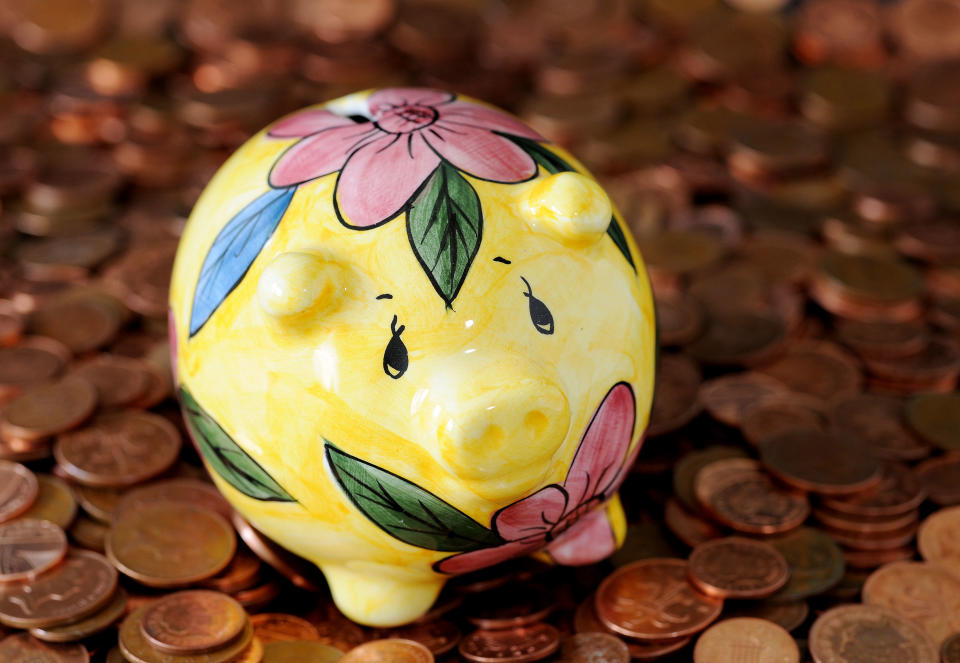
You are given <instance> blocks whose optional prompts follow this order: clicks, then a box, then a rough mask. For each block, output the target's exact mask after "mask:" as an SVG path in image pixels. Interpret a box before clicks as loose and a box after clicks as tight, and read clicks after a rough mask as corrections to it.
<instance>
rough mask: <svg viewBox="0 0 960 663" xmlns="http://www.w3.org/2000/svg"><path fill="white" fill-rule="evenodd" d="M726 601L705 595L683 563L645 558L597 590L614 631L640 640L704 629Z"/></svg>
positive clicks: (606, 620)
mask: <svg viewBox="0 0 960 663" xmlns="http://www.w3.org/2000/svg"><path fill="white" fill-rule="evenodd" d="M722 607H723V601H722V600H720V599H716V598H712V597H709V596H706V595H704V594H701V593H700V592H698V591H697V590H695V589H694V588H693V586H692V585H691V584H690V582H689V581H688V580H687V563H686V562H685V561H683V560H679V559H644V560H640V561H637V562H634V563H632V564H627V565H626V566H621V567H620V568H619V569H617V570H616V571H614V572H613V573H612V574H611V575H610V576H608V577H607V578H606V579H605V580H604V581H603V582H602V583H600V587H599V588H598V589H597V594H596V610H597V616H598V617H600V620H601V621H602V622H603V623H604V624H605V625H606V626H607V627H608V628H610V629H612V630H613V631H616V632H617V633H620V634H623V635H626V636H628V637H630V638H636V639H638V640H668V639H671V638H680V637H683V636H687V635H691V634H693V633H697V632H698V631H702V630H703V629H704V628H706V627H707V625H708V624H710V622H712V621H713V620H714V619H716V618H717V616H718V615H719V614H720V610H721V608H722Z"/></svg>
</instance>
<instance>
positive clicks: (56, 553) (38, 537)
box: [0, 518, 67, 583]
mask: <svg viewBox="0 0 960 663" xmlns="http://www.w3.org/2000/svg"><path fill="white" fill-rule="evenodd" d="M66 554H67V536H66V534H64V533H63V530H62V529H60V527H58V526H57V525H54V524H53V523H50V522H48V521H46V520H37V519H33V518H20V519H18V520H14V521H13V522H10V523H4V524H3V525H0V583H3V582H10V581H12V580H30V579H32V578H34V577H35V576H37V575H39V574H41V573H43V572H44V571H46V570H47V569H50V568H52V567H53V566H55V565H56V564H58V563H59V562H60V561H61V560H62V559H63V558H64V556H65V555H66Z"/></svg>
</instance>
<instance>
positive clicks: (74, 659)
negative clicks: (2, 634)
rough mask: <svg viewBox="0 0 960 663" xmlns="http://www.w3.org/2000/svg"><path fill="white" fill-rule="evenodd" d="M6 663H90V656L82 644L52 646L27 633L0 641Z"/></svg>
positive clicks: (2, 656)
mask: <svg viewBox="0 0 960 663" xmlns="http://www.w3.org/2000/svg"><path fill="white" fill-rule="evenodd" d="M0 660H2V661H4V663H90V654H89V653H87V650H86V648H85V647H84V646H83V645H80V644H67V645H51V644H47V643H45V642H40V641H39V640H37V639H36V638H33V637H30V636H29V635H27V634H26V633H21V634H20V635H11V636H10V637H8V638H5V639H3V640H0Z"/></svg>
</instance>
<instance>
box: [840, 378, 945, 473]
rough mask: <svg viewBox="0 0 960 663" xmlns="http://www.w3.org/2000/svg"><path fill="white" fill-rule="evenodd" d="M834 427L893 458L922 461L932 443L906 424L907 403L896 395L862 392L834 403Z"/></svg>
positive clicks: (871, 450) (878, 454)
mask: <svg viewBox="0 0 960 663" xmlns="http://www.w3.org/2000/svg"><path fill="white" fill-rule="evenodd" d="M830 420H831V423H832V424H833V427H834V430H835V431H836V432H837V433H839V434H840V435H842V436H844V437H847V438H849V439H854V440H857V441H859V442H861V443H862V444H863V445H864V446H865V447H867V448H868V449H869V451H870V453H871V454H873V455H874V456H876V457H878V458H884V459H889V460H901V461H910V460H920V459H921V458H926V457H927V456H929V455H930V451H931V446H930V444H929V443H927V442H924V441H922V440H921V439H920V438H919V437H917V436H916V435H915V434H913V433H912V432H911V431H910V430H909V429H907V427H906V426H905V425H904V421H903V402H902V401H901V400H900V399H898V398H896V397H894V396H882V395H878V394H860V395H858V396H853V397H850V398H845V399H842V400H840V401H838V402H836V403H835V404H834V405H833V408H832V409H831V412H830Z"/></svg>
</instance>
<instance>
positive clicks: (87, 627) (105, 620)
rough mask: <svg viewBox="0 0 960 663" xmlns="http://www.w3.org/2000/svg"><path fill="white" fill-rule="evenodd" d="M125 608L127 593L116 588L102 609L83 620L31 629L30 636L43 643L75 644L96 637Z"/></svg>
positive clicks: (109, 625)
mask: <svg viewBox="0 0 960 663" xmlns="http://www.w3.org/2000/svg"><path fill="white" fill-rule="evenodd" d="M126 607H127V593H126V592H125V591H124V590H123V589H122V588H117V591H116V592H114V594H113V598H112V599H111V600H110V601H109V603H107V604H106V605H105V606H104V607H103V608H101V609H100V610H98V611H97V612H95V613H93V614H92V615H88V616H86V617H84V618H83V619H81V620H79V621H76V622H70V623H69V624H64V625H62V626H50V627H48V628H32V629H30V635H32V636H33V637H35V638H37V639H38V640H43V641H44V642H77V641H78V640H83V639H85V638H89V637H90V636H92V635H96V634H97V633H100V632H102V631H105V630H106V629H108V628H110V627H111V626H113V624H115V623H116V622H117V621H118V620H119V619H120V618H121V617H123V613H124V611H125V609H126Z"/></svg>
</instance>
